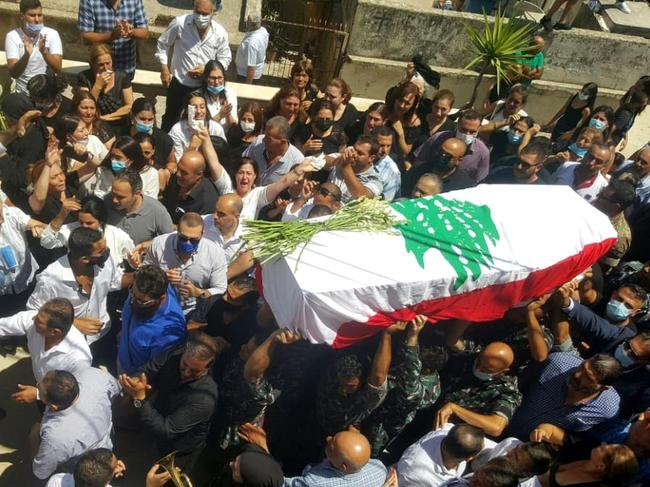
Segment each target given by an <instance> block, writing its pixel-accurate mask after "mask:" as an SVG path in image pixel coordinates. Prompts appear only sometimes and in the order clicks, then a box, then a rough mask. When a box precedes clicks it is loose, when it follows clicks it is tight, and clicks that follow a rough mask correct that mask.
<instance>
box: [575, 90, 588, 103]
mask: <svg viewBox="0 0 650 487" xmlns="http://www.w3.org/2000/svg"><path fill="white" fill-rule="evenodd" d="M588 99H589V94H587V93H583V92H582V91H579V92H578V100H580V101H587V100H588Z"/></svg>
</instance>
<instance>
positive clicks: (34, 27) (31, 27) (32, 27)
mask: <svg viewBox="0 0 650 487" xmlns="http://www.w3.org/2000/svg"><path fill="white" fill-rule="evenodd" d="M25 28H26V29H27V30H28V31H29V32H31V33H32V34H40V33H41V30H42V29H43V24H30V23H29V22H25Z"/></svg>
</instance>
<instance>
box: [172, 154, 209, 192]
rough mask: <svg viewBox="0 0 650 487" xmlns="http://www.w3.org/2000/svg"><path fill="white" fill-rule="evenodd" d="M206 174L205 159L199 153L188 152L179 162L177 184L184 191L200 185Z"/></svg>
mask: <svg viewBox="0 0 650 487" xmlns="http://www.w3.org/2000/svg"><path fill="white" fill-rule="evenodd" d="M204 172H205V159H204V157H203V155H202V154H201V153H200V152H199V151H195V150H188V151H187V152H185V153H184V154H183V155H182V156H181V160H180V161H178V170H177V171H176V182H177V183H178V186H179V187H180V188H182V189H184V190H187V189H190V188H194V187H196V186H198V185H199V183H200V182H201V179H202V178H203V173H204Z"/></svg>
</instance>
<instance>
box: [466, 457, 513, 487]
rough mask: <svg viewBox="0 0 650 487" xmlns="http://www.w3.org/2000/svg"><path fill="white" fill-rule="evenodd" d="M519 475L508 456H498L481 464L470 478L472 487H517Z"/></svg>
mask: <svg viewBox="0 0 650 487" xmlns="http://www.w3.org/2000/svg"><path fill="white" fill-rule="evenodd" d="M518 485H519V477H518V476H517V474H516V473H515V471H514V470H513V468H512V464H511V463H510V461H508V459H507V458H504V457H497V458H493V459H492V460H490V461H489V462H487V463H485V464H484V465H481V466H480V467H479V468H478V469H477V470H476V472H474V475H473V476H472V477H471V478H470V480H469V486H470V487H517V486H518Z"/></svg>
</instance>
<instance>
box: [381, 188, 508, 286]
mask: <svg viewBox="0 0 650 487" xmlns="http://www.w3.org/2000/svg"><path fill="white" fill-rule="evenodd" d="M392 207H393V209H395V210H396V211H398V212H399V213H401V214H402V215H404V217H405V218H406V219H407V220H408V223H402V224H399V225H397V226H396V228H397V229H398V230H399V231H400V233H401V234H402V236H403V237H404V241H405V243H406V250H407V252H412V253H413V256H414V257H415V259H416V260H417V263H418V264H419V265H420V267H422V268H423V269H424V254H425V253H426V252H427V250H429V249H430V248H435V249H438V250H439V251H440V253H441V254H442V256H443V257H444V259H445V260H446V261H447V262H448V263H449V265H451V266H452V267H453V268H454V271H455V272H456V275H457V279H456V281H455V282H454V290H457V289H458V288H459V287H461V286H462V285H463V284H464V283H465V282H466V281H467V277H468V274H469V273H471V276H472V280H474V281H475V280H476V279H478V277H479V276H480V275H481V266H484V267H488V266H489V265H490V264H492V263H494V259H493V258H492V255H491V253H490V248H489V246H488V241H489V242H491V243H492V245H494V244H495V243H496V242H497V240H499V238H500V236H499V231H498V230H497V228H496V226H495V224H494V221H493V220H492V214H491V212H490V208H489V207H488V206H486V205H476V204H474V203H471V202H469V201H459V200H455V199H447V198H445V197H443V196H440V195H436V196H433V197H431V198H419V199H412V200H404V201H400V202H397V203H393V205H392Z"/></svg>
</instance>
